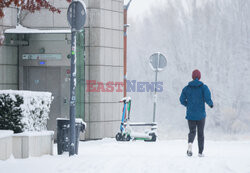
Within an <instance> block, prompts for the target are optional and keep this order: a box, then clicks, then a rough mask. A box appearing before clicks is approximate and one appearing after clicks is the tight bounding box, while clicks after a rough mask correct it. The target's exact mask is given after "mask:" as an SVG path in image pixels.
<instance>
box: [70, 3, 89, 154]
mask: <svg viewBox="0 0 250 173" xmlns="http://www.w3.org/2000/svg"><path fill="white" fill-rule="evenodd" d="M67 19H68V22H69V25H70V26H71V71H70V146H69V156H72V155H74V154H75V142H76V136H75V135H76V134H75V117H76V34H77V32H78V31H80V30H82V29H83V28H84V24H85V22H86V6H85V4H84V2H83V1H80V0H73V1H72V2H71V3H70V5H69V8H68V12H67Z"/></svg>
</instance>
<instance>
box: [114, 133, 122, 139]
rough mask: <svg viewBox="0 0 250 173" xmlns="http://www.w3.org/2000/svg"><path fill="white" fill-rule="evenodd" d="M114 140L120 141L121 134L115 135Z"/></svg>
mask: <svg viewBox="0 0 250 173" xmlns="http://www.w3.org/2000/svg"><path fill="white" fill-rule="evenodd" d="M115 139H116V140H117V141H122V134H121V133H117V134H116V136H115Z"/></svg>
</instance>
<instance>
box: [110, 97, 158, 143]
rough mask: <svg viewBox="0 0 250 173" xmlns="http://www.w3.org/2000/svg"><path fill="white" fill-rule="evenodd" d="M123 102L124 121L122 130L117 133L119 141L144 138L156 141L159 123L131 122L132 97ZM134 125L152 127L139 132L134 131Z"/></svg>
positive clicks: (121, 126)
mask: <svg viewBox="0 0 250 173" xmlns="http://www.w3.org/2000/svg"><path fill="white" fill-rule="evenodd" d="M120 102H121V103H123V105H124V106H123V111H122V121H121V125H120V132H118V133H117V134H116V137H115V138H116V140H117V141H130V140H144V141H146V142H155V141H156V138H157V123H156V122H152V123H145V122H138V123H133V122H130V110H131V98H130V97H125V98H123V99H122V100H121V101H120ZM132 127H150V130H149V131H146V132H144V133H139V132H135V131H133V128H132Z"/></svg>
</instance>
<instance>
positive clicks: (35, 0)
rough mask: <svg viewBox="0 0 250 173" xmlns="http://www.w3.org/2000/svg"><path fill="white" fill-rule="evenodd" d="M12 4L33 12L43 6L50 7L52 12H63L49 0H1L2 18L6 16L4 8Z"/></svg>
mask: <svg viewBox="0 0 250 173" xmlns="http://www.w3.org/2000/svg"><path fill="white" fill-rule="evenodd" d="M66 1H67V2H71V0H66ZM11 5H14V6H15V7H20V8H21V10H28V11H29V12H32V13H34V12H35V11H39V10H40V9H41V8H46V9H49V11H51V12H57V13H60V12H61V11H60V10H59V9H58V8H56V7H54V6H53V5H51V4H50V2H49V1H48V0H0V18H2V17H3V16H4V12H3V9H4V8H7V7H10V6H11Z"/></svg>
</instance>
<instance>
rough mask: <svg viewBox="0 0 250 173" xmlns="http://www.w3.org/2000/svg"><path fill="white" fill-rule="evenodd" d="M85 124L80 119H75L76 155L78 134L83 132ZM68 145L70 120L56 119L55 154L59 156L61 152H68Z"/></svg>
mask: <svg viewBox="0 0 250 173" xmlns="http://www.w3.org/2000/svg"><path fill="white" fill-rule="evenodd" d="M85 129H86V123H85V122H83V121H82V119H76V123H75V133H76V134H75V137H76V141H75V153H76V154H78V145H79V136H80V132H84V130H85ZM69 143H70V120H69V119H66V118H58V119H57V153H58V155H61V154H62V153H63V152H68V151H69V145H70V144H69Z"/></svg>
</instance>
